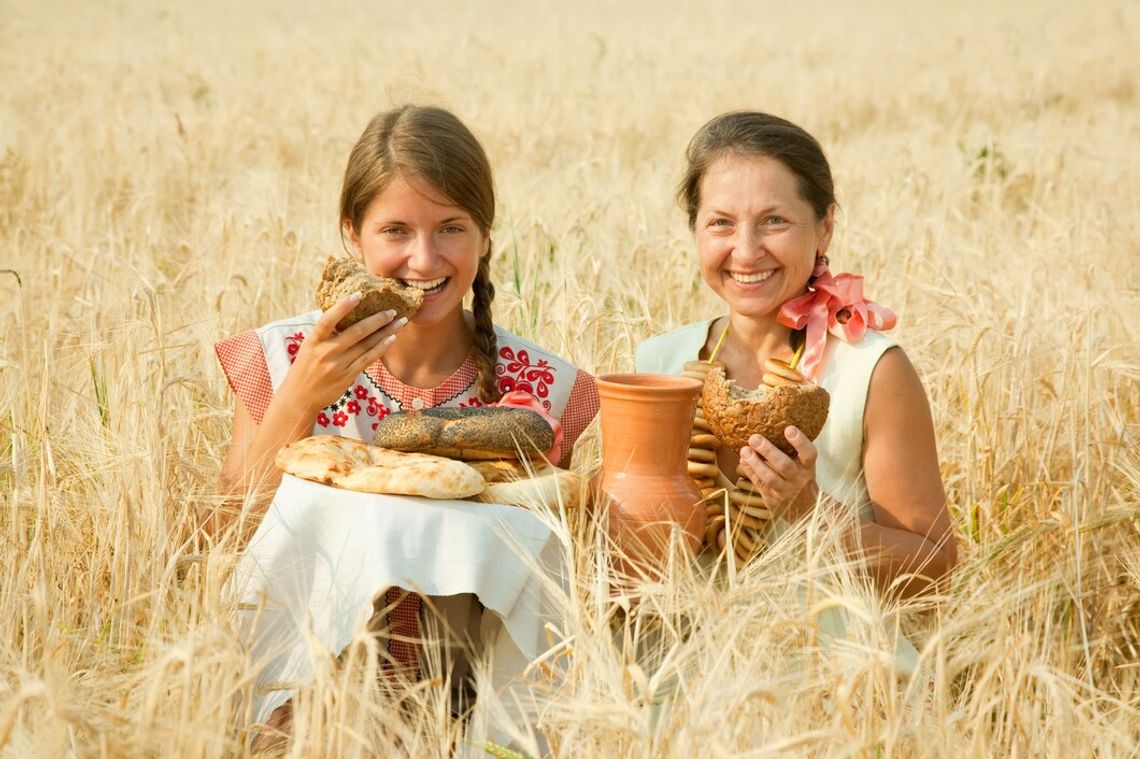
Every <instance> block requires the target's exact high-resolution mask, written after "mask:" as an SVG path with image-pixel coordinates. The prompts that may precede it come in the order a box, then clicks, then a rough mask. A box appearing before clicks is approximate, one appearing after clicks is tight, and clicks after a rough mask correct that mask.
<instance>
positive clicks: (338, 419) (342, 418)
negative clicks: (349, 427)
mask: <svg viewBox="0 0 1140 759" xmlns="http://www.w3.org/2000/svg"><path fill="white" fill-rule="evenodd" d="M332 420H333V424H335V425H336V426H337V427H343V426H344V425H346V424H348V414H346V413H344V412H343V411H338V412H336V413H335V414H333V419H332Z"/></svg>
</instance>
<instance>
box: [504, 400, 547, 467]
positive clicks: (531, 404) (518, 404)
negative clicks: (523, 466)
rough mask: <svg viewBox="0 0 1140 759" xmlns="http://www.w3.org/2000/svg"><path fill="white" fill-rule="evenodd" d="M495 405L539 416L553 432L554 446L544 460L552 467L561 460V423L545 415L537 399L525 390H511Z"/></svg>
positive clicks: (544, 410)
mask: <svg viewBox="0 0 1140 759" xmlns="http://www.w3.org/2000/svg"><path fill="white" fill-rule="evenodd" d="M495 405H496V406H505V407H507V408H525V409H527V410H528V411H533V412H534V413H536V414H538V415H539V416H541V417H542V418H543V420H544V421H545V422H546V423H547V424H549V425H550V427H551V429H553V430H554V445H552V446H550V450H549V451H547V452H546V458H547V460H548V461H549V462H550V463H551V464H554V465H557V464H558V462H559V461H561V460H562V423H561V422H559V421H558V420H557V419H555V418H554V417H552V416H551V415H550V414H548V413H546V409H544V408H543V407H542V403H541V402H539V400H538V399H537V398H535V397H534V396H533V395H531V394H530V393H528V392H526V391H525V390H512V391H511V392H509V393H504V394H503V397H502V398H500V399H499V402H498V403H496V404H495Z"/></svg>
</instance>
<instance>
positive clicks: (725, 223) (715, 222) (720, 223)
mask: <svg viewBox="0 0 1140 759" xmlns="http://www.w3.org/2000/svg"><path fill="white" fill-rule="evenodd" d="M709 226H710V227H730V226H732V222H731V221H729V220H728V219H711V220H710V221H709Z"/></svg>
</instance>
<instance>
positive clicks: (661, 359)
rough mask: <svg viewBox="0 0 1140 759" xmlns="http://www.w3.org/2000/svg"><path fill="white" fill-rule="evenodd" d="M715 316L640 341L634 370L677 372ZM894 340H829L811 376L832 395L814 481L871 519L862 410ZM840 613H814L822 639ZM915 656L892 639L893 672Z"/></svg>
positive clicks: (728, 483) (910, 665) (836, 634)
mask: <svg viewBox="0 0 1140 759" xmlns="http://www.w3.org/2000/svg"><path fill="white" fill-rule="evenodd" d="M714 321H716V319H706V320H704V321H699V322H694V323H692V324H688V325H686V326H684V327H681V328H679V329H676V330H673V331H672V332H666V333H664V334H661V335H656V336H654V337H651V338H649V339H648V340H645V341H644V342H642V343H641V344H640V345H639V346H638V348H637V356H636V368H637V371H639V372H644V373H654V374H680V373H681V372H682V371H683V369H684V365H685V362H687V361H696V360H697V359H698V358H699V357H700V351H701V348H703V347H704V345H705V343H706V342H707V341H708V337H709V330H710V329H711V328H712V324H713V322H714ZM895 344H896V343H895V342H894V341H893V340H891V339H890V338H888V337H886V336H885V335H883V334H882V333H880V332H876V331H874V330H867V332H866V333H865V334H864V336H863V339H862V340H860V341H859V342H858V343H855V344H849V343H846V342H844V341H842V340H839V339H837V338H836V339H828V341H827V349H826V351H825V352H824V359H823V364H822V369H821V371H820V374H819V377H817V378H816V382H817V383H818V384H819V385H820V386H821V387H823V389H825V390H826V391H827V392H828V393H829V394H830V395H831V405H830V407H829V409H828V414H827V422H826V424H824V426H823V430H822V431H821V432H820V434H819V437H817V438H816V440H815V441H814V442H815V446H816V450H817V451H818V458H817V459H816V465H815V476H816V482H817V483H818V485H819V488H820V490H822V491H823V492H825V493H827V494H828V495H829V496H831V497H832V498H834V499H835V500H837V501H838V502H840V503H844V504H847V505H848V506H850V507H851V508H852V509H854V510H855V511H856V513H857V514H858V515H859V516H860V517H862V518H863V519H867V520H870V521H874V519H875V515H874V510H873V509H872V506H871V498H870V496H869V494H868V492H867V481H866V479H864V477H863V413H864V411H865V410H866V408H867V391H868V390H869V389H870V386H871V375H872V374H873V373H874V371H875V366H876V365H877V364H878V363H879V359H880V358H882V356H883V354H884V353H886V352H887V350H889V349H890V348H892V347H894V346H895ZM718 480H719V484H720V485H721V486H722V487H732V485H733V483H734V482H735V477H733V478H732V479H729V478H728V477H726V476H725V474H724V473H723V472H721V473H720V475H719V477H718ZM771 529H772V530H773V533H774V534H772V535H770V537H774V536H775V535H778V534H779V533H781V532H782V531H783V530H784V529H786V525H784V523H782V522H778V523H776V524H774V525H773V526H772V528H771ZM845 616H846V615H844V614H842V613H841V612H840V611H839V610H838V609H834V608H833V609H828V610H827V611H825V612H824V613H822V614H820V615H819V617H818V620H819V626H820V629H821V630H822V631H823V632H824V633H825V638H827V637H829V638H832V639H839V640H842V639H844V638H847V637H848V635H847V627H848V625H847V623H846V621H845ZM917 659H918V652H917V651H916V650H915V648H914V646H913V645H911V644H910V642H909V641H907V640H906V639H905V638H903V637H902V636H899V637H898V638H897V640H896V644H895V656H894V668H895V670H896V672H898V673H899V674H909V673H911V672H913V671H914V668H915V665H916V664H917Z"/></svg>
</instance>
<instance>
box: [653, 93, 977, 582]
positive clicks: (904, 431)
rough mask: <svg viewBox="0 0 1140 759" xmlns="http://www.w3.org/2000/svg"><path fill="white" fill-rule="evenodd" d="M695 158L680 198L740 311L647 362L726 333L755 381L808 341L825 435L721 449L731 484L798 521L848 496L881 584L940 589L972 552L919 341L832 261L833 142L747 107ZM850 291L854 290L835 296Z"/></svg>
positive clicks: (672, 357)
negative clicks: (944, 466) (916, 349)
mask: <svg viewBox="0 0 1140 759" xmlns="http://www.w3.org/2000/svg"><path fill="white" fill-rule="evenodd" d="M687 159H688V168H687V171H686V173H685V176H684V178H683V179H682V181H681V183H680V186H679V188H678V199H679V201H680V203H681V205H682V206H683V207H684V208H685V210H686V211H687V213H688V218H689V228H690V229H691V230H692V232H693V236H694V238H695V240H696V246H697V251H698V255H699V261H700V269H701V275H702V277H703V278H704V281H705V282H706V283H707V284H708V286H709V287H711V288H712V290H713V291H714V292H715V293H716V294H717V295H719V296H720V298H721V299H722V300H723V301H724V302H725V304H726V305H727V307H728V313H727V315H724V316H719V317H717V318H713V319H707V320H703V321H700V322H697V323H694V324H690V325H687V326H685V327H682V328H680V329H678V330H675V331H673V332H669V333H667V334H663V335H658V336H656V337H653V338H651V339H649V340H647V341H645V342H644V343H642V344H641V345H640V346H639V348H638V351H637V368H638V371H642V372H660V373H668V374H678V373H680V372H681V371H682V367H683V365H684V363H685V362H686V361H692V360H696V359H698V358H701V359H704V358H707V357H708V356H709V355H710V354H711V353H712V352H713V351H714V347H715V346H716V345H717V344H718V343H720V347H719V350H718V351H717V355H716V358H717V360H718V361H720V362H722V363H723V364H724V365H725V372H726V374H727V376H728V378H730V379H733V380H735V381H736V383H737V384H738V385H739V386H742V387H745V388H754V387H756V386H758V385H759V384H760V383H761V378H762V375H763V372H764V364H765V361H766V360H767V359H769V358H777V359H784V360H787V359H789V358H790V357H791V356H792V353H793V351H792V345H793V343H796V344H798V343H800V342H804V341H806V345H805V348H806V352H805V353H804V359H803V362H802V363H801V364H800V369H801V371H802V372H803V373H804V374H805V375H807V376H808V377H809V378H812V379H814V380H815V381H816V382H818V383H819V384H820V385H821V386H823V387H824V388H825V389H826V390H827V391H828V392H829V393H830V394H831V408H830V412H829V417H828V420H827V424H826V425H825V427H824V429H823V431H822V432H821V433H820V435H819V436H818V437H817V438H816V440H815V442H814V443H813V441H812V440H810V439H808V437H807V436H806V435H805V434H804V433H803V432H801V431H800V430H798V429H796V428H795V427H788V428H787V429H786V430H785V436H786V438H787V441H788V443H789V444H790V445H791V447H792V448H794V450H795V451H796V455H794V456H789V455H786V454H785V453H783V452H781V451H780V450H779V449H778V448H777V447H776V446H775V445H773V444H772V442H771V441H770V440H768V439H765V438H763V437H761V436H759V435H753V436H752V437H751V439H750V440H749V441H748V445H747V446H746V447H743V448H740V449H725V448H722V449H720V450H719V451H717V463H718V466H719V469H720V472H721V474H720V476H719V478H718V480H719V484H720V485H722V486H725V487H731V485H732V481H733V480H734V479H735V477H733V478H731V479H730V478H728V477H725V475H724V473H725V472H729V473H733V472H736V471H737V467H738V466H739V467H740V471H741V472H742V473H743V474H745V475H747V478H748V480H750V481H751V482H752V484H753V489H754V490H756V491H757V492H759V493H760V495H761V496H762V498H763V501H764V505H765V506H766V507H767V508H768V509H769V510H771V511H772V513H773V514H774V515H775V516H777V517H781V518H783V519H784V520H786V521H789V522H795V521H796V520H799V519H801V518H803V517H804V516H805V515H807V514H809V513H810V512H811V510H812V509H815V508H817V506H818V504H820V503H824V502H825V501H828V502H837V503H840V504H845V505H846V506H848V507H850V508H852V509H854V510H855V511H856V512H857V513H858V515H859V519H858V532H859V533H860V534H859V535H851V538H852V540H851V541H850V544H851V545H852V547H854V546H858V545H861V546H862V550H863V551H864V552H865V556H866V560H867V564H868V568H869V571H870V572H871V573H872V574H873V576H874V577H875V579H876V581H877V582H878V583H879V585H880V587H883V588H886V587H890V586H892V585H894V584H895V583H896V581H899V582H898V583H897V586H898V590H899V591H900V592H901V593H903V594H904V595H913V594H916V593H920V592H922V591H924V590H926V589H928V588H929V587H930V586H931V584H932V583H933V582H935V581H937V580H938V579H939V578H940V577H942V576H943V575H945V574H946V573H947V572H948V571H949V570H950V568H951V567H952V566H953V565H954V563H955V561H956V560H957V552H956V549H955V544H954V538H953V535H952V532H951V527H950V518H949V514H948V513H947V509H946V497H945V492H944V490H943V485H942V479H941V475H940V473H939V468H938V456H937V450H936V446H935V440H934V426H933V423H932V421H931V416H930V409H929V404H928V403H927V399H926V393H925V391H924V390H923V387H922V383H921V382H920V380H919V378H918V375H917V374H916V372H915V370H914V368H913V367H912V366H911V363H910V361H908V360H907V357H906V354H905V353H903V351H902V349H901V348H899V347H898V346H897V345H895V344H894V343H893V342H892V341H891V340H890V339H889V338H887V337H885V336H883V335H882V334H880V333H879V332H878V331H876V330H874V329H870V327H876V326H878V327H886V326H890V324H891V323H893V315H890V313H889V312H888V311H886V310H885V309H883V308H881V307H879V306H877V305H876V304H872V303H869V302H867V301H863V300H862V299H861V292H859V291H858V288H857V287H854V285H858V279H857V278H852V277H850V275H840V276H839V277H833V276H832V275H831V273H830V271H829V270H828V268H827V258H826V254H827V250H828V246H829V244H830V242H831V237H832V232H833V230H834V226H835V209H836V202H835V194H834V189H833V185H832V178H831V170H830V167H829V166H828V162H827V158H826V157H825V156H824V154H823V150H822V149H821V148H820V145H819V143H818V142H817V141H816V140H815V138H813V137H812V136H811V135H810V134H808V133H807V132H806V131H804V130H803V129H801V128H800V127H798V126H796V125H794V124H791V123H789V122H788V121H785V120H784V119H781V118H777V117H775V116H771V115H768V114H764V113H751V112H737V113H727V114H724V115H721V116H718V117H716V118H714V119H713V120H712V121H710V122H708V123H707V124H705V125H704V126H703V127H702V128H701V129H700V131H698V132H697V134H696V136H694V137H693V139H692V141H691V142H690V144H689V149H688V152H687ZM836 285H838V287H836ZM836 290H842V291H844V292H845V293H846V295H847V297H848V300H850V301H851V302H840V301H838V300H836V299H835V298H831V302H830V303H828V299H829V298H830V295H829V293H832V292H834V291H836ZM837 307H846V310H845V311H842V310H839V308H837ZM837 311H838V313H837ZM829 333H830V334H829ZM821 495H822V496H824V497H823V498H821Z"/></svg>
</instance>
